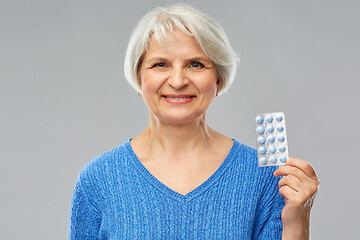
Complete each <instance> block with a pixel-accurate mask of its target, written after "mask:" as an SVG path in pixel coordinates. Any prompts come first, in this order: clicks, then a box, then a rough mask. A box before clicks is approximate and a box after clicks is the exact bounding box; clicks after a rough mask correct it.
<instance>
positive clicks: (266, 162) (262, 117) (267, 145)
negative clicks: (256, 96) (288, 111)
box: [255, 112, 289, 167]
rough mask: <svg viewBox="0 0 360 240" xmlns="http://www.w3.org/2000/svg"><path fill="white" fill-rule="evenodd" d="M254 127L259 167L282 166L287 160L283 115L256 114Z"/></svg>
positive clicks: (278, 113) (280, 113)
mask: <svg viewBox="0 0 360 240" xmlns="http://www.w3.org/2000/svg"><path fill="white" fill-rule="evenodd" d="M255 125H256V127H255V130H256V142H257V152H258V162H259V166H260V167H266V166H275V165H284V164H285V162H286V160H287V159H288V158H289V152H288V144H287V136H286V125H285V115H284V113H283V112H273V113H261V114H256V116H255Z"/></svg>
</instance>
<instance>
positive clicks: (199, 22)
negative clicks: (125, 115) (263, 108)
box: [124, 4, 239, 95]
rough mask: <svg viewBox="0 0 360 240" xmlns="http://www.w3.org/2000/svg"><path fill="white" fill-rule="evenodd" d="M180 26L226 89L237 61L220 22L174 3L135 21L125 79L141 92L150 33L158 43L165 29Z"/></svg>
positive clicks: (233, 73)
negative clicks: (143, 63)
mask: <svg viewBox="0 0 360 240" xmlns="http://www.w3.org/2000/svg"><path fill="white" fill-rule="evenodd" d="M176 27H177V28H179V29H180V30H182V31H183V32H184V33H186V34H189V35H191V36H193V37H194V38H195V39H196V41H197V42H198V43H199V45H200V47H201V48H202V50H203V51H204V53H205V54H206V56H207V57H208V58H209V59H210V60H211V61H212V62H213V63H214V64H215V68H216V71H217V74H218V77H219V80H220V91H219V92H218V94H219V95H220V94H221V93H223V92H225V91H226V90H227V89H228V88H229V87H230V85H231V83H232V82H233V80H234V77H235V73H236V67H237V64H238V62H239V58H238V57H237V55H236V53H235V51H234V50H233V49H232V48H231V46H230V44H229V41H228V38H227V36H226V34H225V32H224V30H223V29H222V27H221V26H220V25H218V24H217V23H216V22H215V21H214V20H213V19H211V18H210V17H209V16H207V15H206V14H205V13H203V12H200V11H199V10H197V9H195V8H193V7H191V6H189V5H185V4H174V5H172V6H170V7H168V8H163V7H157V8H155V9H153V10H152V11H150V12H149V13H147V14H146V15H145V16H144V17H143V18H142V19H141V20H140V22H139V23H138V24H137V26H136V27H135V30H134V32H133V34H132V36H131V38H130V41H129V44H128V47H127V51H126V56H125V63H124V72H125V77H126V79H127V81H128V82H129V83H130V85H131V86H132V87H133V88H134V89H135V90H136V91H138V92H140V93H141V86H140V82H139V70H140V66H141V63H142V58H143V55H144V53H145V51H147V50H148V46H149V42H150V39H151V37H152V36H155V38H156V39H157V41H158V42H159V44H162V42H163V40H164V39H166V38H167V34H166V32H167V31H171V32H172V31H173V30H174V28H176Z"/></svg>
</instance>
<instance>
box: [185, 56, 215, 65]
mask: <svg viewBox="0 0 360 240" xmlns="http://www.w3.org/2000/svg"><path fill="white" fill-rule="evenodd" d="M187 61H199V62H200V61H204V62H206V63H209V64H210V63H212V61H210V59H208V58H206V57H200V56H199V57H192V58H189V59H188V60H187Z"/></svg>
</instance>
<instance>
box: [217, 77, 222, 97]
mask: <svg viewBox="0 0 360 240" xmlns="http://www.w3.org/2000/svg"><path fill="white" fill-rule="evenodd" d="M220 90H221V80H220V79H218V80H217V82H216V96H217V95H218V92H220Z"/></svg>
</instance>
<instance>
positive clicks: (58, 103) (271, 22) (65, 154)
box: [0, 0, 360, 239]
mask: <svg viewBox="0 0 360 240" xmlns="http://www.w3.org/2000/svg"><path fill="white" fill-rule="evenodd" d="M172 2H173V1H160V0H158V1H156V0H142V1H135V0H134V1H119V0H118V1H114V0H113V1H94V0H86V1H85V0H82V1H80V0H79V1H69V0H66V1H65V0H58V1H49V0H46V1H45V0H33V1H25V0H18V1H11V0H1V2H0V24H1V30H0V32H1V33H0V39H1V44H0V66H1V71H0V108H1V111H0V114H1V116H0V117H1V118H0V119H1V125H0V141H1V142H0V148H1V165H0V169H1V170H0V171H1V172H0V187H1V190H0V194H1V197H0V206H1V213H0V238H1V239H66V237H67V227H68V214H69V206H70V200H71V196H72V190H73V187H74V184H75V181H76V178H77V175H78V173H79V171H80V170H81V169H82V167H83V166H84V165H85V164H86V163H87V162H88V161H90V160H91V159H93V158H94V157H96V156H97V155H99V154H101V153H102V152H105V151H107V150H109V149H111V148H113V147H115V146H118V145H120V144H122V143H123V142H124V141H126V140H128V139H129V138H130V137H134V136H136V135H137V134H139V133H140V132H141V131H142V130H143V129H144V128H145V127H146V125H147V122H148V113H147V108H146V107H145V105H144V104H143V102H142V100H141V98H139V97H138V96H137V95H136V93H135V91H133V90H132V89H131V88H130V86H128V84H127V83H126V82H125V80H124V77H123V70H122V68H123V67H122V66H123V59H124V53H125V49H126V45H127V41H128V38H129V36H130V34H131V31H132V29H133V27H134V25H135V23H136V21H137V20H138V19H139V18H140V17H141V16H142V15H143V14H145V13H146V12H147V11H148V10H150V9H152V8H153V7H155V6H158V5H169V3H172ZM186 2H189V1H186ZM191 3H192V5H193V6H195V7H197V8H199V9H201V10H203V11H205V12H207V13H208V14H210V15H211V16H212V17H213V18H215V19H216V20H217V21H218V22H219V23H220V24H221V25H222V26H223V27H224V28H225V30H226V32H227V33H228V36H229V39H230V42H231V44H232V46H233V47H234V48H235V49H236V51H237V52H238V53H239V55H240V58H241V64H240V66H239V68H238V74H237V77H236V80H235V82H234V84H233V86H232V88H231V89H230V91H229V92H228V93H227V94H225V95H223V96H221V97H219V98H217V99H216V100H215V101H214V103H213V104H212V106H211V107H210V109H209V112H208V123H209V125H210V126H212V127H213V128H215V129H217V130H218V131H220V132H223V133H224V134H226V135H227V136H229V137H233V138H236V139H238V140H239V141H241V142H243V143H245V144H248V145H251V146H255V134H254V129H253V128H254V123H253V116H254V114H255V113H260V112H272V111H283V112H285V114H286V117H287V119H286V120H287V130H288V138H289V151H290V154H291V155H292V156H294V157H299V158H303V159H305V160H307V161H309V162H310V163H311V164H312V165H313V166H314V167H315V169H316V171H317V173H318V175H319V177H320V180H321V184H322V185H321V188H320V192H319V194H318V196H317V199H316V203H315V206H314V208H313V212H312V221H311V225H312V237H313V239H356V238H357V237H356V236H357V235H358V228H359V226H358V225H359V220H358V216H359V214H360V211H359V196H360V194H359V192H358V190H359V175H358V171H359V167H360V163H359V154H358V153H357V151H358V150H359V141H358V139H359V133H360V132H359V127H358V126H359V124H358V122H359V118H360V113H359V103H360V101H359V100H360V97H359V92H360V91H359V90H360V84H359V76H360V75H359V73H360V68H359V59H360V49H359V42H360V33H359V26H360V14H359V10H360V8H359V7H360V4H359V3H360V2H359V1H356V0H353V1H346V0H343V1H340V0H339V1H333V0H323V1H317V0H312V1H308V0H303V1H292V0H287V1H285V0H283V1H278V0H273V1H270V0H262V1H250V0H248V1H219V0H206V1H191Z"/></svg>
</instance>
